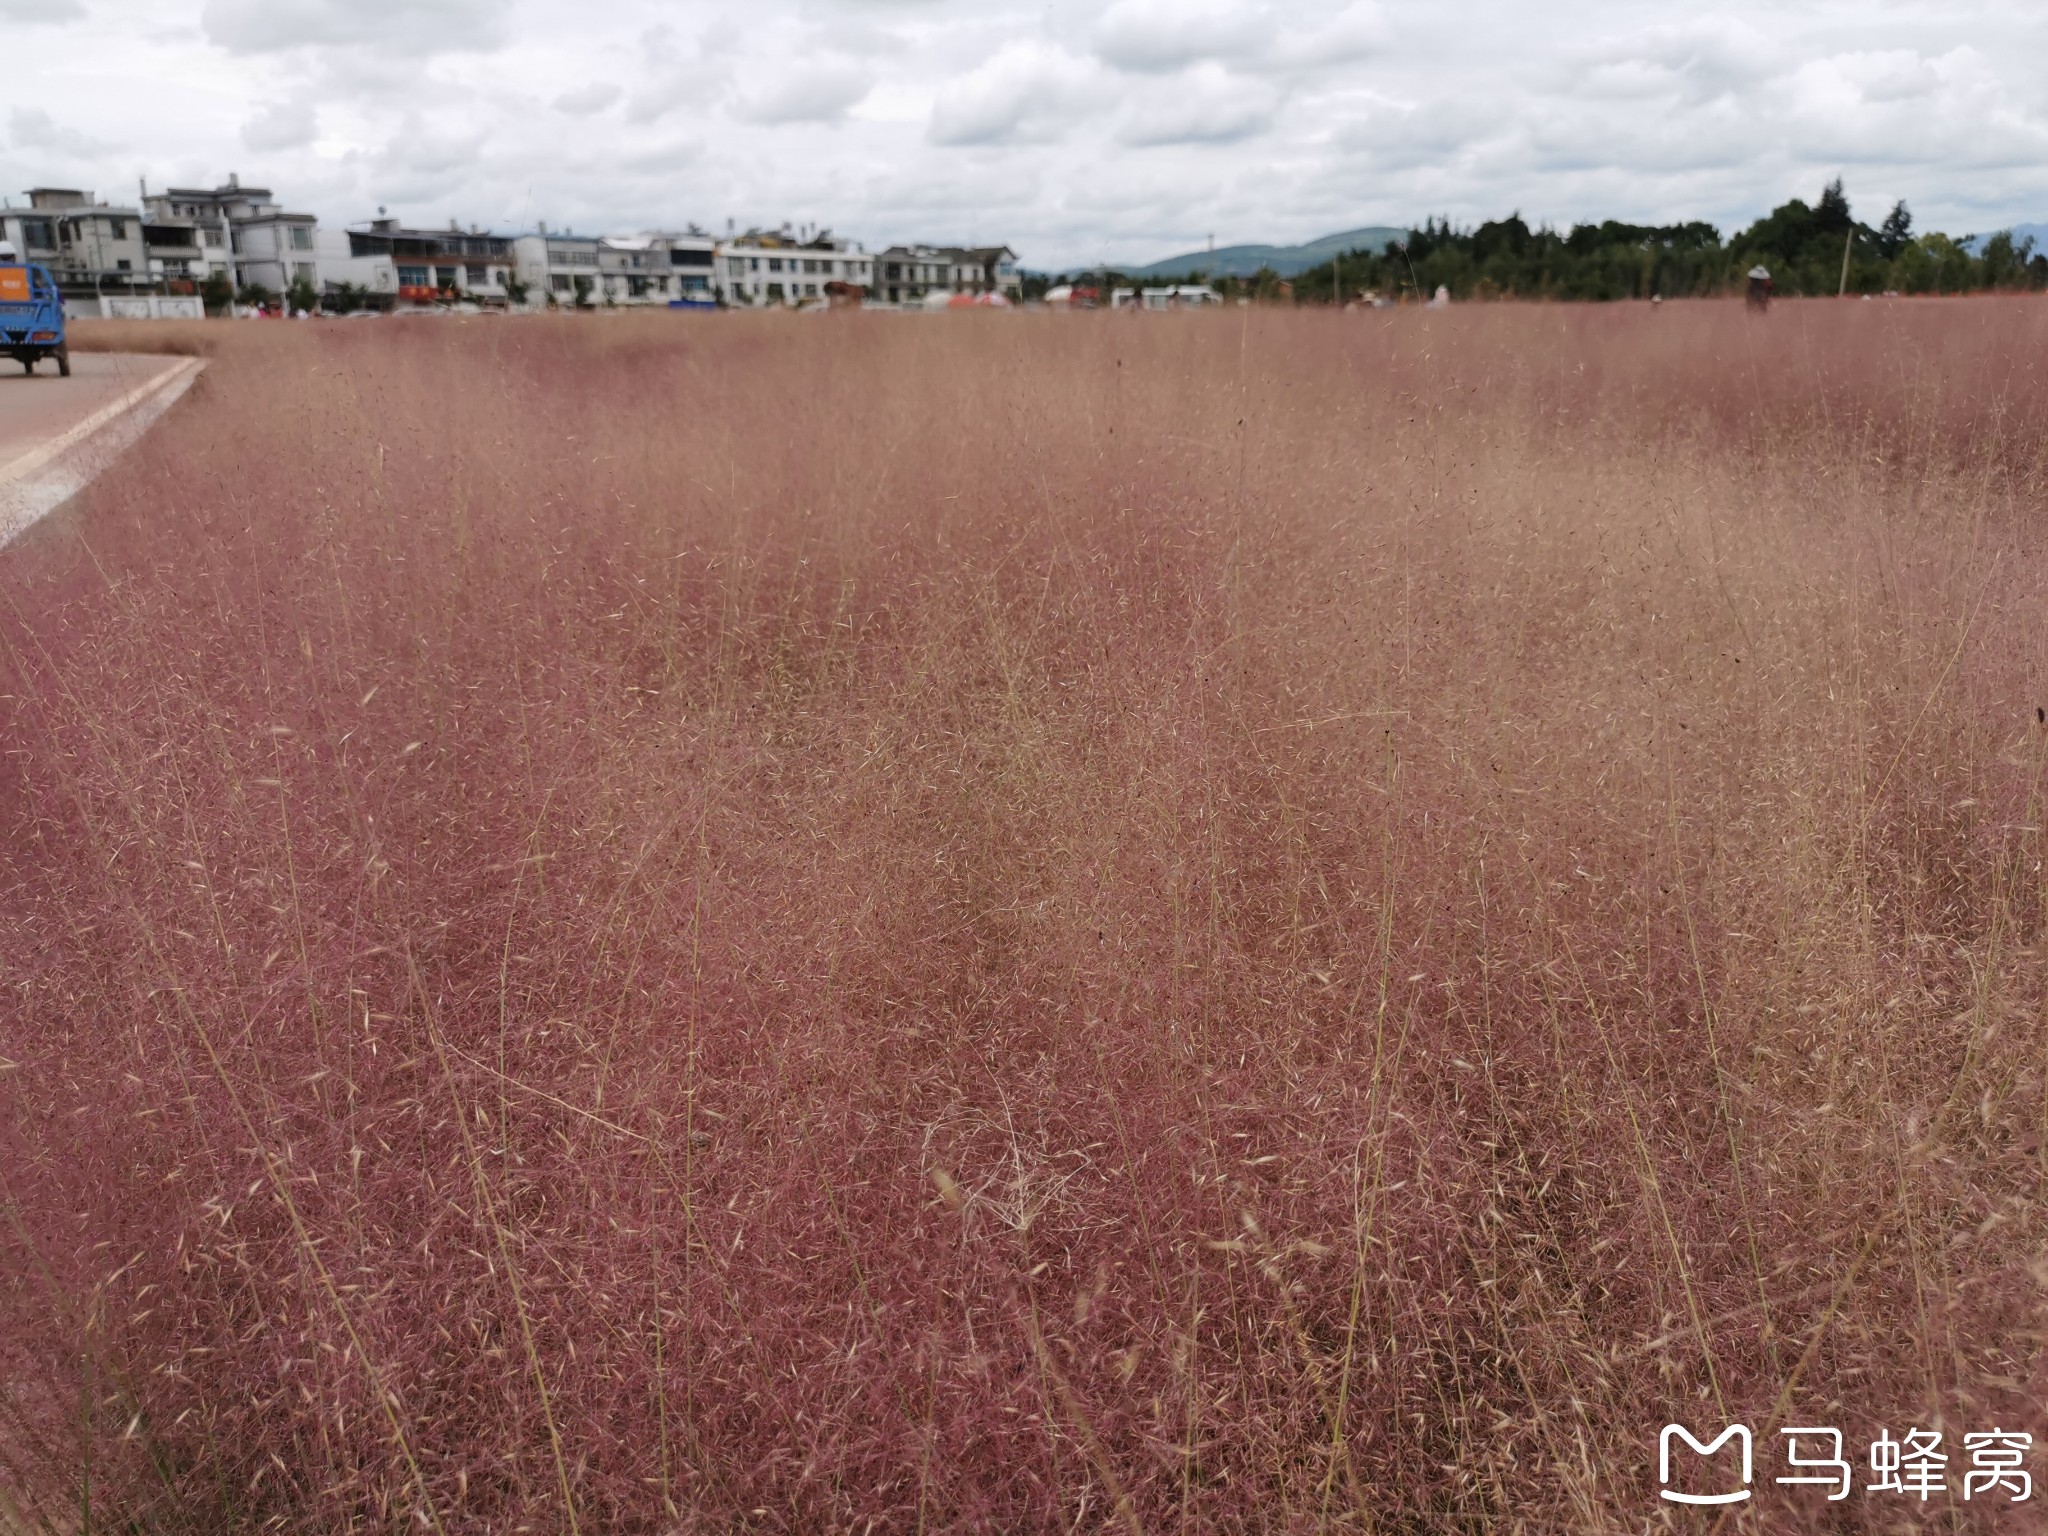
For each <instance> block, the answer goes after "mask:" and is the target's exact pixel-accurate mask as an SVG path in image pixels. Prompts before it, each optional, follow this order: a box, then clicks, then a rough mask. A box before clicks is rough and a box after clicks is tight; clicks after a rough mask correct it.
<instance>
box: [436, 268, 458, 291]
mask: <svg viewBox="0 0 2048 1536" xmlns="http://www.w3.org/2000/svg"><path fill="white" fill-rule="evenodd" d="M459 276H460V273H459V272H458V271H457V270H456V269H455V268H454V267H436V268H434V284H435V286H436V287H439V288H453V287H454V286H455V284H456V280H457V279H458V277H459Z"/></svg>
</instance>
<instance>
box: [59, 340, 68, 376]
mask: <svg viewBox="0 0 2048 1536" xmlns="http://www.w3.org/2000/svg"><path fill="white" fill-rule="evenodd" d="M57 377H59V378H60V379H68V378H70V377H71V349H70V348H69V347H59V348H58V349H57Z"/></svg>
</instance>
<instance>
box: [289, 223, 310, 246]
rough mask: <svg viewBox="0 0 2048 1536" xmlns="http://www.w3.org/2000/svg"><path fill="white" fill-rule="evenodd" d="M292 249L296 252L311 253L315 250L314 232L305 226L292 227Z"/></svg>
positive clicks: (296, 225) (295, 225)
mask: <svg viewBox="0 0 2048 1536" xmlns="http://www.w3.org/2000/svg"><path fill="white" fill-rule="evenodd" d="M292 249H293V250H295V251H310V250H311V249H313V231H312V230H310V229H308V228H307V227H306V226H305V225H303V224H294V225H293V226H292Z"/></svg>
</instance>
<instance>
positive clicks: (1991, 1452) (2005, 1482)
mask: <svg viewBox="0 0 2048 1536" xmlns="http://www.w3.org/2000/svg"><path fill="white" fill-rule="evenodd" d="M1778 1434H1779V1435H1780V1436H1781V1437H1782V1438H1783V1440H1784V1442H1785V1465H1786V1468H1787V1469H1788V1470H1787V1471H1786V1473H1785V1475H1784V1476H1783V1477H1778V1478H1773V1479H1772V1481H1773V1482H1774V1483H1777V1484H1778V1485H1780V1486H1783V1487H1793V1488H1825V1489H1826V1490H1827V1494H1826V1498H1827V1500H1828V1502H1829V1503H1831V1504H1833V1503H1839V1502H1840V1501H1841V1500H1843V1499H1846V1498H1848V1497H1849V1495H1850V1494H1851V1493H1852V1492H1853V1491H1855V1481H1856V1469H1855V1467H1854V1466H1853V1465H1852V1464H1851V1462H1850V1460H1849V1458H1848V1455H1847V1454H1846V1452H1845V1449H1844V1445H1843V1441H1842V1432H1841V1431H1840V1430H1839V1429H1835V1428H1833V1427H1831V1426H1829V1425H1823V1424H1796V1425H1793V1426H1791V1427H1790V1428H1787V1429H1781V1430H1779V1431H1778ZM1675 1440H1682V1441H1684V1442H1685V1444H1686V1446H1687V1448H1689V1449H1690V1450H1691V1451H1692V1452H1693V1453H1694V1454H1695V1455H1697V1456H1699V1457H1701V1458H1702V1459H1711V1458H1712V1457H1713V1456H1714V1455H1715V1453H1716V1452H1718V1451H1720V1450H1721V1449H1722V1447H1724V1446H1726V1445H1727V1444H1728V1442H1729V1441H1731V1440H1732V1441H1734V1442H1735V1444H1736V1448H1737V1449H1738V1450H1739V1452H1740V1453H1741V1458H1742V1461H1741V1474H1742V1475H1741V1481H1740V1486H1738V1487H1729V1486H1727V1484H1728V1483H1729V1482H1730V1481H1731V1480H1732V1479H1731V1477H1730V1475H1729V1470H1730V1469H1728V1466H1727V1464H1728V1462H1730V1461H1732V1460H1733V1458H1723V1460H1722V1462H1721V1466H1722V1467H1723V1469H1724V1470H1723V1472H1722V1476H1721V1478H1720V1481H1721V1483H1722V1484H1723V1491H1722V1492H1719V1493H1688V1492H1686V1491H1684V1490H1683V1489H1682V1488H1674V1487H1672V1486H1671V1483H1672V1475H1671V1446H1672V1442H1673V1441H1675ZM1942 1444H1943V1435H1942V1432H1941V1431H1940V1430H1938V1429H1918V1428H1915V1429H1909V1430H1907V1431H1906V1432H1905V1437H1904V1438H1903V1439H1899V1440H1894V1439H1893V1438H1892V1433H1891V1431H1890V1430H1889V1429H1880V1430H1879V1431H1878V1432H1877V1435H1876V1437H1875V1438H1874V1439H1872V1440H1871V1442H1870V1448H1869V1452H1868V1456H1867V1460H1868V1461H1869V1464H1870V1478H1869V1480H1868V1481H1867V1482H1865V1483H1864V1485H1863V1492H1864V1493H1865V1494H1896V1495H1898V1496H1900V1497H1902V1498H1917V1499H1919V1500H1920V1502H1921V1503H1923V1504H1924V1503H1926V1502H1927V1501H1928V1500H1929V1499H1931V1498H1933V1497H1934V1496H1935V1495H1937V1494H1944V1495H1945V1494H1949V1493H1951V1492H1952V1491H1953V1488H1952V1485H1951V1484H1950V1482H1949V1476H1948V1464H1949V1456H1948V1453H1947V1452H1946V1451H1944V1450H1943V1449H1942ZM2033 1445H2034V1437H2033V1435H2032V1434H2030V1433H2028V1432H2026V1431H2024V1430H2010V1429H1988V1430H1979V1431H1976V1432H1973V1433H1970V1434H1966V1435H1964V1436H1963V1450H1964V1452H1965V1454H1966V1458H1967V1460H1968V1463H1969V1465H1968V1468H1967V1470H1964V1471H1963V1482H1962V1495H1963V1497H1964V1498H1965V1499H1966V1500H1972V1501H1974V1500H1977V1499H1979V1498H1988V1499H1996V1498H1999V1497H2001V1496H2003V1497H2004V1498H2005V1499H2006V1500H2008V1501H2010V1502H2011V1503H2014V1504H2020V1503H2024V1502H2026V1501H2027V1500H2029V1499H2031V1498H2032V1497H2033V1496H2034V1479H2033V1474H2032V1473H2030V1472H2028V1471H2027V1469H2026V1464H2027V1456H2028V1453H2029V1452H2030V1451H2031V1450H2032V1449H2033ZM1751 1450H1752V1442H1751V1436H1750V1430H1749V1426H1748V1425H1747V1424H1730V1425H1729V1426H1728V1427H1727V1428H1725V1429H1723V1430H1722V1431H1721V1432H1720V1433H1719V1434H1718V1435H1716V1436H1714V1438H1713V1439H1711V1440H1701V1439H1700V1438H1699V1437H1698V1436H1696V1435H1695V1434H1693V1432H1692V1431H1691V1430H1690V1429H1688V1428H1686V1427H1685V1426H1684V1425H1683V1424H1666V1425H1665V1426H1664V1428H1663V1430H1662V1431H1661V1432H1660V1433H1659V1434H1658V1436H1657V1483H1658V1497H1659V1498H1663V1499H1669V1500H1670V1501H1671V1502H1672V1503H1674V1504H1740V1503H1741V1502H1742V1501H1743V1500H1745V1499H1747V1498H1748V1497H1749V1496H1750V1493H1751V1491H1752V1490H1751V1488H1750V1482H1751V1479H1752V1476H1753V1473H1754V1470H1755V1469H1754V1467H1753V1465H1752V1462H1751ZM1685 1480H1686V1481H1690V1479H1685ZM1708 1481H1709V1484H1710V1485H1711V1482H1712V1479H1708Z"/></svg>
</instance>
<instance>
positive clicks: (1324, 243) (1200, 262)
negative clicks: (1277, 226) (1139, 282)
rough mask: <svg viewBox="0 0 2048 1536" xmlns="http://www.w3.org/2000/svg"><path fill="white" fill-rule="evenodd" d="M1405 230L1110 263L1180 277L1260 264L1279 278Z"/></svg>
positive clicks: (1375, 228) (1230, 272)
mask: <svg viewBox="0 0 2048 1536" xmlns="http://www.w3.org/2000/svg"><path fill="white" fill-rule="evenodd" d="M1407 233H1408V231H1407V230H1405V229H1388V228H1385V227H1384V226H1381V225H1377V224H1375V225H1372V226H1371V227H1369V228H1366V229H1347V230H1345V231H1343V232H1342V233H1340V234H1335V235H1324V236H1323V237H1322V238H1321V239H1320V240H1311V241H1309V242H1308V243H1307V244H1305V245H1220V246H1218V247H1217V248H1216V249H1215V250H1213V251H1188V252H1186V253H1185V254H1184V255H1180V256H1169V257H1167V258H1166V259H1165V260H1164V261H1155V262H1153V263H1152V264H1151V265H1149V266H1143V267H1126V266H1120V265H1115V264H1114V263H1113V264H1112V266H1113V267H1114V270H1116V271H1118V272H1121V273H1123V274H1124V275H1125V276H1127V277H1180V276H1182V275H1183V274H1185V273H1188V272H1203V273H1207V274H1208V275H1209V276H1210V277H1250V276H1251V275H1252V274H1253V273H1255V272H1257V271H1258V270H1259V269H1260V268H1261V267H1271V268H1272V269H1273V270H1274V271H1275V272H1277V273H1279V274H1280V275H1281V276H1282V277H1292V276H1294V275H1295V273H1297V272H1305V271H1307V270H1308V269H1309V268H1310V267H1319V266H1321V265H1322V264H1323V263H1324V262H1326V261H1328V260H1329V259H1330V258H1331V257H1332V256H1342V255H1344V254H1345V253H1347V252H1349V251H1375V252H1377V251H1384V250H1385V249H1386V248H1387V246H1388V245H1389V244H1390V243H1391V242H1393V241H1395V240H1399V239H1401V238H1402V237H1403V236H1405V235H1406V234H1407Z"/></svg>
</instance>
